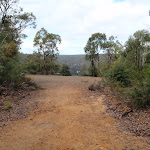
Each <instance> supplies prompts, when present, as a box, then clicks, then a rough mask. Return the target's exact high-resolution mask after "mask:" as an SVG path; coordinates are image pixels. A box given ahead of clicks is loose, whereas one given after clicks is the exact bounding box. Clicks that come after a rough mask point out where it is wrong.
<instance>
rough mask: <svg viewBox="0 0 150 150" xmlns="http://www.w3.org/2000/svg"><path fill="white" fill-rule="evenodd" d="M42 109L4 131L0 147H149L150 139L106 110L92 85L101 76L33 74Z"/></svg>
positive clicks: (74, 149)
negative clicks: (128, 129) (128, 128)
mask: <svg viewBox="0 0 150 150" xmlns="http://www.w3.org/2000/svg"><path fill="white" fill-rule="evenodd" d="M30 77H31V78H32V80H33V81H35V82H36V83H37V84H39V85H40V86H41V87H43V88H44V90H40V91H35V92H34V94H33V101H36V102H39V103H40V105H39V108H38V109H37V110H33V111H32V112H31V113H30V115H29V116H28V118H26V119H24V120H19V121H16V122H10V123H9V125H8V126H7V127H5V128H4V129H3V130H2V131H0V132H1V133H0V150H130V149H134V150H148V149H149V147H148V143H147V142H146V141H147V139H146V138H143V137H135V136H134V135H133V134H131V133H129V132H126V131H123V130H121V129H119V128H118V127H117V125H118V124H119V121H117V120H116V119H114V118H112V117H110V116H109V115H107V114H106V113H105V106H104V105H103V104H102V99H103V97H104V95H101V94H100V93H96V92H90V91H89V90H88V86H89V85H90V84H91V83H94V82H98V81H100V80H101V78H90V77H61V76H41V75H35V76H30Z"/></svg>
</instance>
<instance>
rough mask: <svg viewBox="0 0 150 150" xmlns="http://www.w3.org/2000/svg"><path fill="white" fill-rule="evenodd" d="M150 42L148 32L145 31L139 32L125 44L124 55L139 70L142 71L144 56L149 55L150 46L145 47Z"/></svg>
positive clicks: (149, 33)
mask: <svg viewBox="0 0 150 150" xmlns="http://www.w3.org/2000/svg"><path fill="white" fill-rule="evenodd" d="M149 42H150V32H149V31H147V30H139V31H137V32H135V33H134V34H133V36H130V38H129V39H128V41H127V42H126V44H125V48H126V49H125V53H124V55H125V56H127V58H128V60H130V61H131V62H132V64H134V65H135V66H137V68H138V69H139V70H142V69H143V66H144V63H145V61H146V56H147V55H148V54H149V53H150V46H149V45H146V44H147V43H149Z"/></svg>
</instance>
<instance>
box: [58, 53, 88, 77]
mask: <svg viewBox="0 0 150 150" xmlns="http://www.w3.org/2000/svg"><path fill="white" fill-rule="evenodd" d="M57 62H58V64H60V65H62V64H67V65H68V66H69V67H70V69H71V72H72V75H78V73H77V71H81V69H82V66H83V65H84V64H85V65H86V66H87V67H89V66H90V62H89V61H86V60H85V55H59V56H58V59H57Z"/></svg>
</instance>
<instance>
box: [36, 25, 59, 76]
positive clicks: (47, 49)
mask: <svg viewBox="0 0 150 150" xmlns="http://www.w3.org/2000/svg"><path fill="white" fill-rule="evenodd" d="M60 43H61V37H60V36H59V35H57V34H52V33H48V32H47V31H46V30H45V29H44V28H41V30H40V31H38V32H37V33H36V35H35V38H34V46H37V47H38V48H39V49H38V53H41V55H42V56H43V74H48V68H50V73H51V72H52V70H51V67H49V66H48V64H51V66H52V64H54V60H55V58H56V57H57V55H58V47H57V44H60Z"/></svg>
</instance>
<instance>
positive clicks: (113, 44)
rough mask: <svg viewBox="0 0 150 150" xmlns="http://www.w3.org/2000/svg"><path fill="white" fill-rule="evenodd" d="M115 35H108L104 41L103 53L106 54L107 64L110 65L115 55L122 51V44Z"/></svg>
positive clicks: (115, 57) (115, 58)
mask: <svg viewBox="0 0 150 150" xmlns="http://www.w3.org/2000/svg"><path fill="white" fill-rule="evenodd" d="M116 38H117V37H114V36H110V37H109V38H108V40H107V41H106V42H105V53H106V55H107V60H108V64H109V65H111V64H112V62H113V61H114V60H117V56H118V55H119V54H120V53H121V52H122V50H123V46H122V44H121V43H120V42H119V41H118V40H116Z"/></svg>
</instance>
